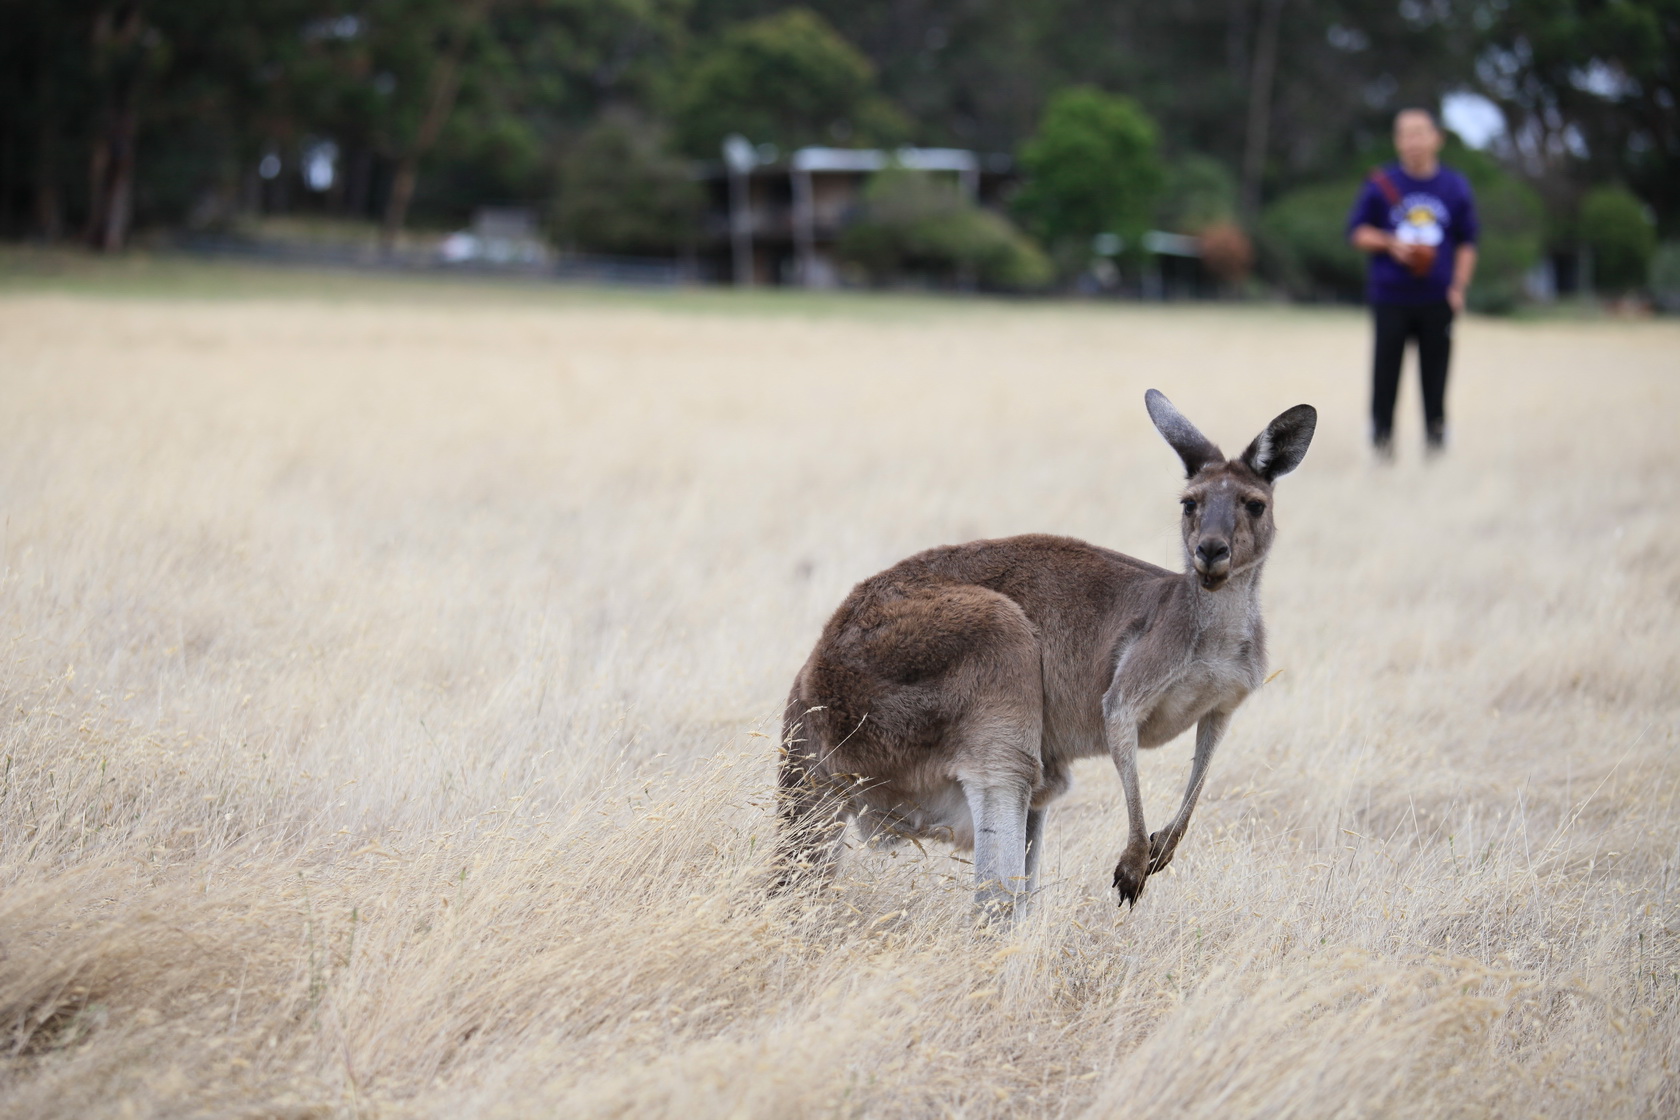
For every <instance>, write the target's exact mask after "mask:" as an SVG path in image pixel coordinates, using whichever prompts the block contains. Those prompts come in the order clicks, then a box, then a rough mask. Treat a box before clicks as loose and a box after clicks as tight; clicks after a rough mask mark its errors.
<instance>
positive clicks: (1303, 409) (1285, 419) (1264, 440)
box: [1242, 404, 1318, 482]
mask: <svg viewBox="0 0 1680 1120" xmlns="http://www.w3.org/2000/svg"><path fill="white" fill-rule="evenodd" d="M1317 427H1318V410H1317V409H1316V408H1314V407H1313V406H1312V405H1310V404H1298V405H1296V406H1295V407H1294V408H1292V409H1290V410H1289V411H1287V412H1285V413H1284V414H1283V415H1282V416H1279V417H1278V418H1277V419H1276V420H1273V421H1272V422H1271V423H1270V424H1267V425H1266V430H1265V431H1263V432H1261V433H1260V434H1259V435H1257V436H1255V437H1254V442H1253V443H1251V444H1249V445H1248V450H1247V451H1244V452H1243V453H1242V461H1243V462H1245V463H1247V464H1248V465H1249V467H1250V468H1251V469H1252V470H1253V471H1254V473H1255V474H1257V475H1259V476H1260V477H1261V478H1263V479H1265V480H1266V481H1267V482H1271V481H1272V480H1274V479H1276V478H1278V477H1279V476H1281V475H1286V474H1288V473H1289V472H1290V471H1292V470H1294V469H1295V468H1296V467H1298V466H1300V465H1301V460H1302V459H1305V458H1306V457H1307V446H1308V445H1309V444H1311V443H1312V437H1313V429H1315V428H1317Z"/></svg>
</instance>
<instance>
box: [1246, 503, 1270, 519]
mask: <svg viewBox="0 0 1680 1120" xmlns="http://www.w3.org/2000/svg"><path fill="white" fill-rule="evenodd" d="M1265 512H1266V503H1265V502H1249V503H1248V515H1249V516H1250V517H1259V516H1260V515H1261V514H1262V513H1265Z"/></svg>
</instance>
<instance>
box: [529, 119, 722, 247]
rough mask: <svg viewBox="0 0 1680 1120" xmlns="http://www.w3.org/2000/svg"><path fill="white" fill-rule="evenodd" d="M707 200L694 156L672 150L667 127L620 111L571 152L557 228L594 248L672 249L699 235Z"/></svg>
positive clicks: (577, 242)
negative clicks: (693, 167) (690, 160)
mask: <svg viewBox="0 0 1680 1120" xmlns="http://www.w3.org/2000/svg"><path fill="white" fill-rule="evenodd" d="M700 201H701V200H700V193H699V189H698V186H697V185H696V184H695V182H694V181H693V179H692V178H691V177H690V175H689V173H688V165H687V163H686V162H685V161H684V160H681V159H678V158H677V157H675V156H673V155H671V154H670V153H669V152H668V151H666V149H665V147H664V144H663V137H662V136H661V135H660V133H659V131H658V130H657V129H656V128H655V127H654V126H652V125H649V124H648V123H647V122H646V121H643V120H641V119H640V118H638V117H636V116H634V115H632V114H629V113H613V114H609V115H608V116H606V117H605V118H603V119H602V120H601V122H600V123H599V124H596V125H595V126H594V127H593V128H591V129H590V130H589V131H588V132H586V133H584V135H583V136H582V137H581V138H580V139H579V140H578V143H577V145H576V146H575V147H574V148H573V150H572V152H571V153H570V155H568V157H567V159H566V163H565V167H564V169H563V170H562V172H561V175H560V191H559V197H558V200H557V203H556V207H555V232H556V233H557V234H559V236H560V237H561V239H562V240H564V241H567V242H570V243H571V244H574V245H576V246H578V247H579V248H582V249H587V250H590V251H593V252H601V253H630V254H643V253H651V254H661V255H663V254H670V253H674V252H676V251H678V250H679V249H681V248H683V247H684V246H685V245H688V244H690V243H691V242H692V238H693V235H694V228H695V223H696V222H697V220H698V218H699V212H700Z"/></svg>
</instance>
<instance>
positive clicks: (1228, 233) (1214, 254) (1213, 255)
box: [1196, 222, 1254, 288]
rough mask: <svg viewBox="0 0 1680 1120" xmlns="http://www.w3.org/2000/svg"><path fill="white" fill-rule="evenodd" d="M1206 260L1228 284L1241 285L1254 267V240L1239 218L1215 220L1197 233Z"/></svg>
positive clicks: (1209, 269)
mask: <svg viewBox="0 0 1680 1120" xmlns="http://www.w3.org/2000/svg"><path fill="white" fill-rule="evenodd" d="M1196 244H1197V247H1198V249H1199V250H1200V251H1201V254H1202V264H1203V266H1204V267H1206V268H1207V270H1208V272H1210V273H1211V274H1212V275H1213V277H1214V279H1216V280H1218V281H1219V282H1220V283H1221V284H1222V285H1224V286H1225V287H1226V288H1237V287H1239V286H1241V284H1242V282H1243V281H1244V280H1247V279H1248V273H1249V270H1250V269H1252V268H1253V267H1254V244H1253V243H1252V242H1251V241H1249V239H1248V234H1246V233H1244V232H1243V231H1242V227H1241V226H1239V225H1237V224H1236V223H1235V222H1214V223H1212V224H1211V225H1208V226H1206V227H1204V228H1203V229H1202V231H1201V233H1199V234H1197V235H1196Z"/></svg>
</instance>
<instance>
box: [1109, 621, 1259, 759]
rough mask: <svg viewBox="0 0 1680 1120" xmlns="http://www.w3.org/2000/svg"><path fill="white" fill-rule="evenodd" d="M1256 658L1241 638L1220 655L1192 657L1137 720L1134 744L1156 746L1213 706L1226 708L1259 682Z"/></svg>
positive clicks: (1187, 728) (1168, 739) (1211, 709)
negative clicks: (1136, 737)
mask: <svg viewBox="0 0 1680 1120" xmlns="http://www.w3.org/2000/svg"><path fill="white" fill-rule="evenodd" d="M1259 671H1260V665H1259V659H1258V657H1257V656H1256V654H1255V651H1254V650H1253V646H1252V643H1249V642H1242V643H1239V644H1238V647H1237V648H1235V649H1232V650H1231V651H1229V653H1228V654H1226V655H1224V656H1212V657H1195V658H1193V659H1192V660H1191V661H1190V662H1189V663H1188V664H1186V665H1185V667H1184V669H1183V670H1182V671H1181V672H1180V673H1179V674H1178V675H1177V676H1176V677H1175V678H1174V680H1173V681H1172V683H1171V684H1169V685H1168V686H1167V688H1166V689H1165V691H1163V692H1162V693H1161V695H1160V697H1159V698H1158V699H1157V700H1156V701H1155V703H1154V704H1152V705H1151V706H1150V707H1149V708H1148V709H1146V710H1145V711H1144V712H1143V713H1142V715H1141V718H1139V720H1138V746H1140V747H1143V748H1146V749H1147V748H1149V747H1159V746H1161V745H1163V744H1165V743H1167V742H1169V741H1170V740H1172V739H1175V738H1177V737H1178V736H1179V735H1181V734H1183V733H1184V732H1185V731H1187V730H1189V729H1190V728H1191V727H1192V726H1194V725H1195V724H1196V722H1197V721H1199V720H1200V719H1201V718H1202V717H1203V716H1205V715H1207V714H1208V713H1209V712H1212V711H1215V710H1223V711H1230V710H1231V709H1233V708H1235V707H1236V706H1237V705H1238V704H1241V703H1242V702H1243V700H1244V698H1246V697H1247V696H1248V694H1249V693H1250V692H1252V691H1253V690H1254V688H1255V687H1256V686H1257V685H1258V684H1259V681H1258V680H1257V679H1256V678H1257V675H1258V673H1259Z"/></svg>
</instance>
